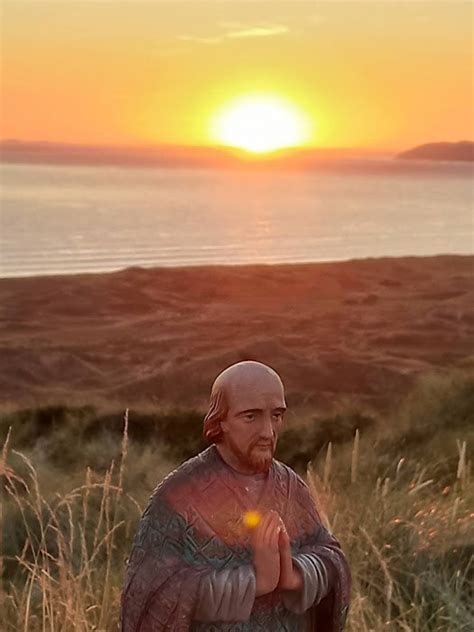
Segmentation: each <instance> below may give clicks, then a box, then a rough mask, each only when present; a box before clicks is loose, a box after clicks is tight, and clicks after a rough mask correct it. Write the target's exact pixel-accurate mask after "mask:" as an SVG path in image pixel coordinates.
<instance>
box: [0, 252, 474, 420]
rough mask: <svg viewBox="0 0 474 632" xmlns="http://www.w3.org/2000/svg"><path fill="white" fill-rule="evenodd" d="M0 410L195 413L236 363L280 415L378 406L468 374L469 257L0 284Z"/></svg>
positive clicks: (471, 325)
mask: <svg viewBox="0 0 474 632" xmlns="http://www.w3.org/2000/svg"><path fill="white" fill-rule="evenodd" d="M0 305H1V307H0V348H1V350H2V353H1V358H2V360H1V361H0V402H1V403H2V404H3V405H14V406H23V405H24V406H27V405H28V406H30V405H40V404H42V403H45V402H53V401H54V402H65V401H71V400H81V401H89V400H93V399H95V398H100V399H103V400H108V401H119V402H123V403H124V404H127V405H132V404H134V403H137V402H148V403H151V404H152V405H157V404H159V405H167V406H177V405H179V406H181V405H186V406H202V405H204V404H205V402H206V398H207V394H208V390H209V387H210V384H211V383H212V380H213V379H214V377H215V375H216V374H217V373H218V372H219V371H220V370H221V369H222V368H224V367H225V366H227V365H229V364H231V363H233V362H236V361H238V360H242V359H257V360H261V361H262V362H265V363H267V364H269V365H271V366H273V367H274V368H275V369H276V370H277V371H279V372H280V373H281V375H282V377H283V378H284V381H285V384H287V388H288V400H289V403H290V405H309V406H317V407H322V408H325V407H330V406H331V405H333V404H334V403H335V402H337V401H340V400H341V398H343V399H344V398H346V399H347V398H349V399H351V398H353V399H357V400H358V401H362V402H364V403H367V404H370V405H374V406H377V407H384V406H385V405H387V404H388V403H389V402H393V399H394V398H396V397H398V396H400V395H401V394H403V393H404V392H406V391H407V390H408V389H409V387H410V386H411V385H412V383H413V381H414V379H415V378H416V377H417V376H418V375H420V374H423V373H428V372H430V371H440V370H441V371H442V370H445V369H452V368H466V367H474V256H472V255H438V256H428V257H384V258H368V259H353V260H349V261H332V262H319V263H295V264H255V265H233V266H223V265H215V266H188V267H174V268H173V267H161V268H137V267H136V268H127V269H124V270H121V271H118V272H107V273H85V274H84V273H83V274H74V275H67V276H66V275H58V276H42V277H21V278H3V279H0Z"/></svg>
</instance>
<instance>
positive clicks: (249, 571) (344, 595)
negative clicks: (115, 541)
mask: <svg viewBox="0 0 474 632" xmlns="http://www.w3.org/2000/svg"><path fill="white" fill-rule="evenodd" d="M236 474H237V473H236V472H235V471H234V470H233V469H232V468H230V467H229V466H228V465H227V464H226V463H225V461H224V460H223V459H222V457H221V456H220V454H219V451H218V450H217V448H216V446H215V445H212V446H210V447H209V448H207V449H206V450H204V451H203V452H201V454H199V455H198V456H197V457H194V458H192V459H190V460H189V461H186V462H185V463H183V465H181V466H180V467H178V468H177V469H176V470H175V471H174V472H172V473H171V474H170V475H169V476H167V477H166V478H165V479H164V481H163V482H162V483H161V484H160V485H158V487H157V488H156V489H155V491H154V492H153V494H152V496H151V498H150V502H149V504H148V506H147V508H146V510H145V512H144V513H143V516H142V519H141V521H140V524H139V527H138V531H137V534H136V536H135V541H134V545H133V549H132V553H131V556H130V559H129V564H128V569H127V574H126V578H125V584H124V589H123V594H122V607H121V630H122V632H160V631H165V630H171V631H175V632H187V631H189V630H190V631H193V632H204V631H206V632H214V631H215V632H218V631H219V632H220V631H227V632H229V631H232V632H251V631H256V630H259V631H261V630H266V631H268V632H279V631H282V632H283V631H287V632H288V631H289V632H303V631H306V630H308V631H311V632H340V631H341V630H342V629H343V628H344V623H345V619H346V615H347V610H348V606H349V592H350V572H349V567H348V564H347V562H346V559H345V557H344V554H343V553H342V551H341V548H340V546H339V543H338V542H337V540H336V539H335V538H334V537H332V535H330V534H329V533H328V532H327V530H326V529H325V528H324V527H323V525H322V524H321V520H320V518H319V515H318V512H317V510H316V507H315V505H314V501H313V499H312V497H311V496H310V493H309V490H308V488H307V486H306V484H305V483H304V482H303V481H302V479H301V478H300V477H299V476H298V475H297V474H296V473H295V472H294V471H293V470H292V469H291V468H289V467H288V466H286V465H285V464H283V463H280V462H278V461H276V460H273V462H272V465H271V468H270V471H269V473H268V475H267V476H265V477H264V480H263V481H262V489H261V490H260V493H259V499H258V500H257V501H256V500H255V497H254V498H253V500H252V497H251V495H249V494H248V493H246V488H245V487H242V485H241V484H240V482H239V480H238V475H236ZM271 509H273V510H275V511H277V512H278V514H279V515H280V516H281V517H282V519H283V522H284V523H285V526H286V528H287V531H288V534H289V536H290V541H291V549H292V556H293V559H294V561H295V563H296V564H297V565H298V566H299V567H300V569H302V571H303V572H302V574H303V578H304V582H303V589H302V594H297V593H298V591H282V590H279V589H276V590H275V591H274V592H272V593H270V594H267V595H263V596H260V597H255V569H254V566H253V563H252V549H251V546H250V533H249V529H248V527H246V525H245V523H244V521H243V517H244V515H245V513H246V512H247V511H251V510H258V511H259V512H260V513H262V514H263V513H265V512H266V511H269V510H271ZM305 568H307V569H308V568H309V573H308V572H305V570H304V569H305ZM321 571H322V574H321ZM309 576H311V579H309ZM323 576H324V577H323ZM318 577H319V578H320V580H321V581H323V579H324V581H326V582H329V584H328V585H327V586H326V588H325V590H324V592H323V593H321V587H320V586H318V585H317V584H318V582H317V578H318ZM305 583H306V585H305ZM318 590H319V598H318V599H316V600H315V602H314V603H308V598H309V599H310V600H311V599H313V598H314V597H315V595H317V594H318ZM300 593H301V591H300ZM321 597H322V598H321ZM207 602H209V603H207ZM292 603H293V607H292V606H291V604H292ZM302 609H304V611H302ZM206 616H207V617H209V616H211V618H207V619H206ZM212 616H214V617H217V620H216V619H212Z"/></svg>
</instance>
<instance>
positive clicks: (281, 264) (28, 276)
mask: <svg viewBox="0 0 474 632" xmlns="http://www.w3.org/2000/svg"><path fill="white" fill-rule="evenodd" d="M451 257H459V258H473V259H474V252H473V253H457V252H449V253H437V254H428V255H400V256H398V255H387V256H384V257H378V256H373V257H351V258H348V259H345V258H342V259H332V258H331V259H318V260H313V259H311V260H309V259H308V260H306V259H302V260H300V261H294V260H293V261H274V262H273V261H271V262H245V261H244V262H236V263H200V262H198V263H185V264H182V265H180V264H176V263H170V264H169V265H155V264H151V265H140V264H137V265H129V266H125V267H121V268H115V269H111V270H109V269H103V270H87V271H78V272H68V271H65V272H56V271H55V272H51V273H47V272H46V273H39V274H21V275H11V276H2V275H1V273H0V283H2V282H3V281H20V280H22V279H56V278H58V279H59V278H64V277H82V276H86V277H93V276H97V275H113V274H120V273H123V272H127V271H128V270H131V271H133V270H136V271H151V270H196V269H201V268H202V269H214V268H222V269H229V270H233V269H234V268H249V269H252V268H259V267H262V268H278V267H298V266H308V265H310V266H311V265H323V264H339V263H352V262H362V261H367V262H377V261H389V260H395V261H399V260H412V259H421V260H424V259H436V258H451Z"/></svg>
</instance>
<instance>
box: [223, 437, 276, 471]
mask: <svg viewBox="0 0 474 632" xmlns="http://www.w3.org/2000/svg"><path fill="white" fill-rule="evenodd" d="M229 448H230V449H231V450H232V452H233V453H234V456H235V457H236V458H237V459H238V460H239V461H240V462H241V463H242V465H245V467H246V468H248V469H250V470H252V472H253V473H254V474H260V473H262V472H268V470H269V469H270V467H271V464H272V460H273V453H274V452H275V443H272V445H271V446H270V447H269V448H268V449H261V448H258V447H256V446H255V444H253V445H250V446H249V448H248V450H247V451H243V450H241V449H240V448H239V446H238V445H237V444H236V443H234V441H233V440H232V439H231V438H230V437H229Z"/></svg>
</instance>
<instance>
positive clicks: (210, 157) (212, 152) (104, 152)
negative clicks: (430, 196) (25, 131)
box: [0, 139, 380, 169]
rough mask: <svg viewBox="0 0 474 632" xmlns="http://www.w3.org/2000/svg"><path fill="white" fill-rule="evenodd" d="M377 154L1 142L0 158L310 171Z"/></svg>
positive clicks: (355, 150) (344, 150)
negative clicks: (323, 164)
mask: <svg viewBox="0 0 474 632" xmlns="http://www.w3.org/2000/svg"><path fill="white" fill-rule="evenodd" d="M379 154H380V152H374V151H373V150H366V149H365V150H364V149H359V148H328V147H324V148H309V149H306V148H305V149H299V148H298V149H297V148H288V149H285V150H280V151H276V152H272V153H271V154H265V155H255V154H249V153H247V152H245V151H242V150H238V149H236V148H232V147H191V146H180V145H147V146H145V145H142V146H138V145H135V146H132V145H79V144H77V145H76V144H72V143H51V142H46V141H43V142H26V141H20V140H16V139H5V140H0V159H1V161H2V162H8V163H30V164H69V165H125V166H127V165H128V166H143V167H145V166H156V167H190V168H193V167H196V168H201V167H223V168H229V167H231V168H239V167H243V168H245V167H246V166H249V165H250V166H251V167H252V168H255V167H256V166H261V167H263V168H265V167H272V168H273V167H278V166H282V167H294V168H303V169H304V168H311V167H312V166H314V165H320V164H322V163H325V162H332V161H335V160H345V159H352V158H359V157H371V156H374V155H375V156H378V155H379Z"/></svg>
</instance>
